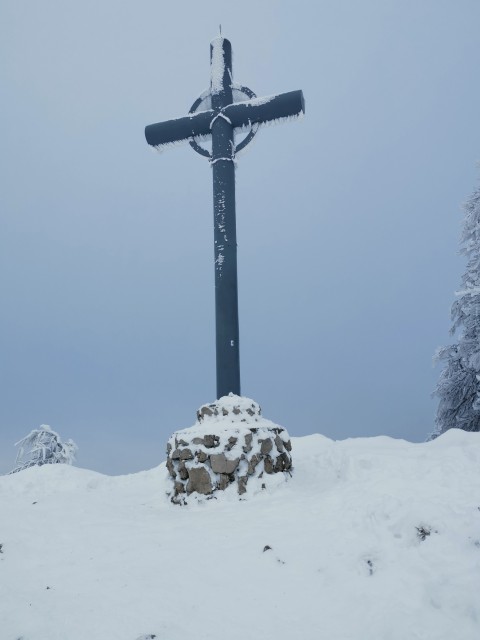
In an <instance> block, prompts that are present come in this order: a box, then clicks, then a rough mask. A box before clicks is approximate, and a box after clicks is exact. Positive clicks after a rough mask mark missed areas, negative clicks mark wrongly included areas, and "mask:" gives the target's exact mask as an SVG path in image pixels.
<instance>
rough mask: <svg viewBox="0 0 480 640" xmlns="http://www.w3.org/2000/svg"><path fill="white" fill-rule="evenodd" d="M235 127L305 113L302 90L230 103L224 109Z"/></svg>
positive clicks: (239, 127) (243, 126) (238, 127)
mask: <svg viewBox="0 0 480 640" xmlns="http://www.w3.org/2000/svg"><path fill="white" fill-rule="evenodd" d="M222 113H223V114H224V116H225V117H227V118H228V119H229V121H230V122H231V124H232V126H233V127H234V128H235V129H244V128H245V127H249V126H250V125H252V124H254V123H257V122H258V123H259V124H264V123H267V122H272V121H274V120H281V119H283V118H291V117H298V116H299V115H300V114H302V113H305V100H304V98H303V93H302V91H289V92H288V93H280V94H278V95H276V96H269V97H267V98H253V99H252V100H246V101H245V102H236V103H234V104H229V105H228V107H225V108H224V109H222Z"/></svg>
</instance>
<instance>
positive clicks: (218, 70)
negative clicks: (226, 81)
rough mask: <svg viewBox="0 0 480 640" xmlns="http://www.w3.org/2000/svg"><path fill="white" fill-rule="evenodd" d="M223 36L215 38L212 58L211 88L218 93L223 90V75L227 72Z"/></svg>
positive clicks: (212, 43)
mask: <svg viewBox="0 0 480 640" xmlns="http://www.w3.org/2000/svg"><path fill="white" fill-rule="evenodd" d="M223 40H224V39H223V38H222V37H218V38H214V39H213V40H212V42H211V45H212V60H211V67H210V90H211V93H213V94H217V93H220V92H221V91H223V76H224V73H225V59H224V55H223Z"/></svg>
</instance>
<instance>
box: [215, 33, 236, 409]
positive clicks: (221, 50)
mask: <svg viewBox="0 0 480 640" xmlns="http://www.w3.org/2000/svg"><path fill="white" fill-rule="evenodd" d="M210 68H211V82H210V92H211V96H212V98H211V99H212V108H213V109H214V110H216V111H217V110H218V116H217V117H216V118H214V120H213V121H212V124H211V131H212V159H211V166H212V172H213V217H214V251H215V337H216V364H217V398H221V397H222V396H226V395H228V394H229V393H230V392H232V393H234V394H235V395H237V396H239V395H241V394H240V349H239V323H238V279H237V231H236V220H235V164H234V157H235V140H234V131H233V126H232V123H231V121H230V120H229V118H228V117H226V116H224V115H223V114H222V111H221V110H222V109H223V108H224V107H227V106H228V105H229V104H232V102H233V96H232V88H231V84H232V46H231V44H230V42H229V41H228V40H225V39H224V38H216V39H215V40H214V41H213V42H212V43H211V45H210Z"/></svg>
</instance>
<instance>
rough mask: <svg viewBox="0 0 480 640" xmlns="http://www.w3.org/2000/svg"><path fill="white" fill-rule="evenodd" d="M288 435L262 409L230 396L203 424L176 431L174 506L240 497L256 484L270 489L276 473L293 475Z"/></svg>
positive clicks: (208, 409) (207, 409) (203, 416)
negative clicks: (227, 493) (194, 499)
mask: <svg viewBox="0 0 480 640" xmlns="http://www.w3.org/2000/svg"><path fill="white" fill-rule="evenodd" d="M291 450H292V446H291V442H290V437H289V435H288V432H287V431H286V429H284V428H283V427H280V426H279V425H276V424H274V423H273V422H271V421H270V420H265V418H263V417H262V415H261V409H260V406H259V405H258V404H257V403H256V402H254V401H253V400H250V399H249V398H243V397H240V396H235V395H233V394H230V395H229V396H224V397H223V398H220V400H217V401H216V402H214V403H212V404H206V405H203V406H201V407H200V409H199V410H198V411H197V421H196V423H195V424H194V425H193V427H190V428H188V429H182V430H181V431H176V432H175V433H174V434H173V435H172V436H171V438H170V440H169V441H168V444H167V469H168V471H169V474H170V478H171V488H170V491H169V495H170V497H171V500H172V502H174V503H176V504H185V503H186V497H187V496H189V495H191V494H197V496H198V495H201V496H207V497H212V496H213V495H214V494H215V492H217V491H224V490H225V489H227V488H229V490H230V489H233V487H235V490H236V492H237V494H238V495H239V496H242V495H243V494H245V493H247V492H248V490H249V483H250V486H252V484H255V485H256V486H258V484H259V483H260V486H261V487H265V486H266V482H267V478H268V477H269V476H272V475H273V474H278V473H282V474H287V475H290V474H291V469H292V456H291Z"/></svg>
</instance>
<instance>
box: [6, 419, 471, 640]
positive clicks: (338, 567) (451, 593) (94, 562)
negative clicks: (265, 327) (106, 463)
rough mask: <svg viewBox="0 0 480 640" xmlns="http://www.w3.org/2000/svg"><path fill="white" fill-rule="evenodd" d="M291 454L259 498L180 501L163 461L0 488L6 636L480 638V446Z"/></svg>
mask: <svg viewBox="0 0 480 640" xmlns="http://www.w3.org/2000/svg"><path fill="white" fill-rule="evenodd" d="M292 444H293V450H292V455H293V461H294V471H293V475H292V478H290V479H289V480H288V482H283V483H280V484H277V485H275V486H273V487H268V488H267V490H265V491H263V492H260V493H258V494H256V495H251V496H248V494H247V499H246V500H239V499H238V497H237V496H236V495H235V494H234V493H233V492H225V493H224V494H222V495H220V496H219V499H217V500H215V499H213V500H210V501H204V502H196V501H191V502H190V503H189V504H188V505H187V506H184V507H179V506H175V505H172V504H171V503H170V502H168V500H167V498H166V495H165V490H166V486H167V482H168V479H167V471H166V469H165V467H164V464H161V465H160V466H159V467H157V468H155V469H152V470H150V471H144V472H141V473H136V474H132V475H126V476H117V477H110V476H104V475H101V474H99V473H95V472H93V471H87V470H85V469H79V468H75V467H71V466H68V465H44V466H42V467H32V468H30V469H26V470H25V471H22V472H20V473H16V474H13V475H8V476H3V477H0V514H1V515H0V544H2V545H3V546H2V547H1V549H0V640H17V639H19V638H21V639H22V640H86V639H88V640H139V639H140V638H145V637H150V634H151V635H155V636H156V638H157V639H158V640H181V639H184V638H195V640H207V639H208V640H223V639H225V638H228V639H229V640H240V639H241V640H245V639H246V638H248V639H256V638H261V640H273V639H275V640H277V639H278V638H295V639H296V638H299V639H301V640H417V639H422V640H447V639H448V640H451V639H452V638H454V639H455V640H474V639H475V640H477V639H478V638H479V637H480V599H479V597H478V594H479V592H480V509H479V507H480V434H479V433H467V432H464V431H459V430H454V429H452V430H450V431H447V432H446V433H445V434H443V435H442V436H440V437H439V438H437V439H436V440H434V441H432V442H428V443H424V444H412V443H409V442H405V441H403V440H394V439H391V438H387V437H377V438H358V439H350V440H345V441H341V442H335V441H332V440H329V439H327V438H325V437H323V436H321V435H312V436H308V437H303V438H293V439H292ZM277 475H281V474H277ZM218 493H221V492H218ZM422 532H423V533H422ZM427 532H429V534H428V533H427ZM422 538H424V539H423V540H422ZM267 546H268V547H271V549H267V550H265V551H264V549H265V547H267Z"/></svg>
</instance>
